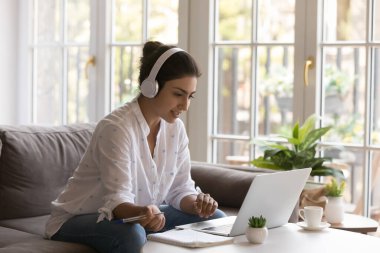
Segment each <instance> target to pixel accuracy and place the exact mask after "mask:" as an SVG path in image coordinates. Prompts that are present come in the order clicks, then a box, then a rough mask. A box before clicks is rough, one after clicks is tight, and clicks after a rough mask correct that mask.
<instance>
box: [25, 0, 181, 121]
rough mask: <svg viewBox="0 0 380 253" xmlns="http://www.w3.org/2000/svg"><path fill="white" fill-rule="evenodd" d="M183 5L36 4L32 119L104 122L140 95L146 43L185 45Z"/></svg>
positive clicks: (63, 0) (68, 0)
mask: <svg viewBox="0 0 380 253" xmlns="http://www.w3.org/2000/svg"><path fill="white" fill-rule="evenodd" d="M178 5H179V1H163V0H141V1H132V0H113V1H100V0H99V1H90V0H80V1H76V0H75V1H74V0H51V1H41V0H34V1H31V4H30V10H31V12H30V20H32V21H33V22H32V24H33V25H32V27H31V33H30V34H31V35H30V41H31V44H30V56H31V57H30V58H31V59H32V60H31V61H30V69H31V77H32V78H31V80H28V81H30V86H31V87H32V88H31V90H32V92H31V94H30V96H31V101H32V102H31V104H32V106H31V107H30V108H31V110H30V114H31V115H32V117H31V118H32V120H31V121H32V122H34V123H38V124H54V125H59V124H66V123H76V122H88V121H96V120H98V119H100V118H101V117H102V116H104V115H105V114H107V113H108V112H109V111H110V110H112V109H114V108H115V107H117V106H119V105H121V104H122V103H125V102H127V101H129V100H131V99H132V98H133V97H134V96H135V95H136V94H137V90H138V74H139V73H138V67H139V58H140V57H141V50H142V47H143V45H144V43H145V42H146V41H147V40H148V39H149V40H159V41H162V42H164V43H168V44H173V45H177V44H178V37H179V36H178V25H179V20H180V19H179V15H178V9H179V7H178ZM185 25H186V24H184V26H185ZM95 65H96V66H95ZM27 117H28V116H27Z"/></svg>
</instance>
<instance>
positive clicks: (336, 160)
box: [324, 147, 364, 214]
mask: <svg viewBox="0 0 380 253" xmlns="http://www.w3.org/2000/svg"><path fill="white" fill-rule="evenodd" d="M324 156H325V157H331V158H332V159H333V160H332V164H331V165H329V166H330V167H333V168H334V167H335V168H339V169H341V170H342V171H343V174H344V176H345V181H346V190H345V192H344V201H345V203H346V211H349V212H353V213H356V214H359V213H360V214H362V209H363V196H364V190H363V189H364V184H363V182H364V167H363V162H364V152H362V151H361V150H359V149H353V148H345V149H337V148H332V147H329V148H326V149H325V151H324ZM326 165H327V164H326Z"/></svg>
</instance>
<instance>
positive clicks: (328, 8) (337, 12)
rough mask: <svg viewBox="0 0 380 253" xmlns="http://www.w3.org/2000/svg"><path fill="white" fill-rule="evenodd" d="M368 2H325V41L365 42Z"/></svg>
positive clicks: (335, 0)
mask: <svg viewBox="0 0 380 253" xmlns="http://www.w3.org/2000/svg"><path fill="white" fill-rule="evenodd" d="M366 8H367V0H350V1H347V0H325V1H324V13H323V18H324V20H323V35H324V36H323V37H324V40H325V41H342V40H343V41H348V40H351V41H352V40H365V39H366V37H365V36H366V23H367V20H366V19H367V15H366V14H367V9H366Z"/></svg>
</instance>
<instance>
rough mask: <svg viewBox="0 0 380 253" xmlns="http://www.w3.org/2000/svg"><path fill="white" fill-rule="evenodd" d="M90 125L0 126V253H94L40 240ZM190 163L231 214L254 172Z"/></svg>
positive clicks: (199, 180)
mask: <svg viewBox="0 0 380 253" xmlns="http://www.w3.org/2000/svg"><path fill="white" fill-rule="evenodd" d="M94 128H95V124H75V125H67V126H59V127H43V126H0V253H3V252H7V253H8V252H17V253H22V252H39V253H43V252H54V253H60V252H70V253H75V252H95V251H94V250H92V249H91V248H89V247H87V246H84V245H79V244H73V243H64V242H56V241H50V240H46V239H44V238H43V234H44V229H45V222H46V220H47V219H48V217H49V213H50V202H51V201H52V200H53V199H55V198H56V197H57V195H58V194H59V193H60V192H61V191H62V189H63V187H64V186H65V184H66V181H67V179H68V178H69V177H70V176H71V175H72V173H73V170H74V169H75V168H76V165H77V164H78V163H79V160H80V159H81V156H82V154H83V153H84V151H85V149H86V146H87V144H88V143H89V140H90V138H91V135H92V132H93V130H94ZM239 169H240V168H239V167H234V168H228V166H223V165H214V164H207V163H197V162H193V163H192V171H191V173H192V177H193V179H194V180H195V182H196V184H197V185H199V186H200V187H201V189H202V190H203V191H204V192H208V193H210V194H211V195H212V196H213V197H214V198H215V199H216V200H217V201H218V202H219V205H220V208H221V209H222V210H224V211H225V212H226V213H227V214H230V215H231V214H236V213H237V211H238V209H239V207H240V206H241V203H242V201H243V199H244V196H245V194H246V192H247V190H248V187H249V185H250V183H251V181H252V179H253V177H254V176H255V175H256V174H257V173H262V172H263V171H262V170H255V172H253V171H252V172H248V171H242V170H239Z"/></svg>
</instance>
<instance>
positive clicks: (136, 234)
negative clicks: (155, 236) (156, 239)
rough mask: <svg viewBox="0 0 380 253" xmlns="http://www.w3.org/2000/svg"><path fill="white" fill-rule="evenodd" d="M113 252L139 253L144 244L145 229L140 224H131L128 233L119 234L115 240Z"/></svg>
mask: <svg viewBox="0 0 380 253" xmlns="http://www.w3.org/2000/svg"><path fill="white" fill-rule="evenodd" d="M117 241H118V243H117V246H116V245H115V246H116V248H117V250H116V251H115V252H123V253H139V252H141V249H142V247H143V246H144V244H145V243H146V233H145V229H144V228H143V227H142V226H141V225H140V224H133V225H132V227H131V228H130V229H129V230H128V233H121V234H120V236H119V237H118V238H117Z"/></svg>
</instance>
